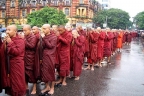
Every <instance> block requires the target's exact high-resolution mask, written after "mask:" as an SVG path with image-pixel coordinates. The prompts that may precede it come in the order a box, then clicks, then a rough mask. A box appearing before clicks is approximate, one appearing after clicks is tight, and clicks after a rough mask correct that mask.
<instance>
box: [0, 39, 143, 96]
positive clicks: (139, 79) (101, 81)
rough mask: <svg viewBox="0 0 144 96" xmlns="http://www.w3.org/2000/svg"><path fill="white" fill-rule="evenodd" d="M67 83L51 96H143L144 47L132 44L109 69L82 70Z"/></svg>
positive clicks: (105, 66)
mask: <svg viewBox="0 0 144 96" xmlns="http://www.w3.org/2000/svg"><path fill="white" fill-rule="evenodd" d="M67 82H68V85H67V86H66V87H61V88H55V94H54V95H53V96H144V43H142V42H141V40H138V39H135V40H133V41H132V43H131V45H130V46H124V47H123V50H122V53H118V54H116V55H115V56H114V57H113V60H112V64H111V65H104V67H102V68H95V71H90V70H85V71H83V72H82V75H81V77H80V80H79V81H74V80H73V79H68V80H67ZM29 86H30V87H31V84H29ZM39 86H40V85H38V88H40V89H43V88H44V85H41V87H39ZM0 96H7V95H4V94H0ZM31 96H37V95H31Z"/></svg>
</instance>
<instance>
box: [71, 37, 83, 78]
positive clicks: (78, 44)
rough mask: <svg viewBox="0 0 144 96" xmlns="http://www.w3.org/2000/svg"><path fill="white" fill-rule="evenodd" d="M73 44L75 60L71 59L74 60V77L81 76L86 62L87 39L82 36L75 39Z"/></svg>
mask: <svg viewBox="0 0 144 96" xmlns="http://www.w3.org/2000/svg"><path fill="white" fill-rule="evenodd" d="M73 43H74V44H73V45H72V46H73V58H71V59H72V60H73V75H74V76H80V74H81V71H82V64H83V61H84V52H85V50H84V49H85V48H83V47H85V46H84V45H85V37H84V36H82V35H81V36H79V37H77V38H75V39H74V42H73Z"/></svg>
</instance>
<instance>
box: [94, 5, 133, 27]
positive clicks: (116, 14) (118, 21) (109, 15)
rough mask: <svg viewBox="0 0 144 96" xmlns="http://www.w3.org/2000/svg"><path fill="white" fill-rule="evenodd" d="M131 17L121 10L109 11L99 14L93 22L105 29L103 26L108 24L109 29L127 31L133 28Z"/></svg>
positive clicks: (112, 9)
mask: <svg viewBox="0 0 144 96" xmlns="http://www.w3.org/2000/svg"><path fill="white" fill-rule="evenodd" d="M129 19H130V16H129V14H128V13H127V12H125V11H123V10H121V9H114V8H111V9H108V10H102V11H100V12H98V13H97V14H96V15H95V16H94V18H93V22H94V23H95V24H96V25H98V26H100V27H103V24H104V23H105V24H107V27H110V28H116V29H126V28H128V27H130V26H131V22H130V20H129Z"/></svg>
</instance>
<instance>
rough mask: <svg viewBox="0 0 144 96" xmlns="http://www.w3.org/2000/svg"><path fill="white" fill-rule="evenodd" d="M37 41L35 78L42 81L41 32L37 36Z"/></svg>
mask: <svg viewBox="0 0 144 96" xmlns="http://www.w3.org/2000/svg"><path fill="white" fill-rule="evenodd" d="M35 36H36V39H37V45H36V49H35V51H36V52H35V65H34V76H35V78H36V79H40V60H42V37H41V36H40V34H39V32H38V33H37V34H35Z"/></svg>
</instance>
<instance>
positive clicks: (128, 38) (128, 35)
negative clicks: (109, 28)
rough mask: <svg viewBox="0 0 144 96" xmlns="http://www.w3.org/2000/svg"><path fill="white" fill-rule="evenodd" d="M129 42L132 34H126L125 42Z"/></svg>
mask: <svg viewBox="0 0 144 96" xmlns="http://www.w3.org/2000/svg"><path fill="white" fill-rule="evenodd" d="M131 41H132V34H131V33H128V34H127V40H126V42H128V43H131Z"/></svg>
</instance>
